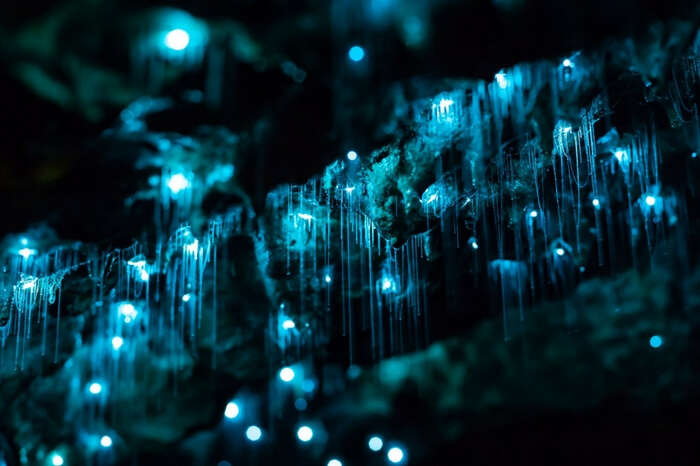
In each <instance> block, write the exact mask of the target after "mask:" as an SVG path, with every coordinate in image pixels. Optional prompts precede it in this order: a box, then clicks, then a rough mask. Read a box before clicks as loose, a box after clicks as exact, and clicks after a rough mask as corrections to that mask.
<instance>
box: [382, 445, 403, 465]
mask: <svg viewBox="0 0 700 466" xmlns="http://www.w3.org/2000/svg"><path fill="white" fill-rule="evenodd" d="M386 457H387V458H388V459H389V461H391V462H392V463H400V462H401V461H403V457H404V453H403V450H402V449H401V448H399V447H392V448H390V449H389V451H388V452H387V453H386Z"/></svg>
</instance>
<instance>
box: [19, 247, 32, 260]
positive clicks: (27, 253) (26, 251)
mask: <svg viewBox="0 0 700 466" xmlns="http://www.w3.org/2000/svg"><path fill="white" fill-rule="evenodd" d="M36 253H37V251H36V249H30V248H22V249H20V250H19V251H17V254H19V255H20V256H22V257H24V258H25V259H29V256H34V255H36Z"/></svg>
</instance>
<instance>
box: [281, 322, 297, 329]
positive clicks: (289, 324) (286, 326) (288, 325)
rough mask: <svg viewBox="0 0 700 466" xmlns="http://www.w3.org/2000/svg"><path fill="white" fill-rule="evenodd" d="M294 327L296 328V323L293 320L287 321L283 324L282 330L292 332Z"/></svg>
mask: <svg viewBox="0 0 700 466" xmlns="http://www.w3.org/2000/svg"><path fill="white" fill-rule="evenodd" d="M294 327H296V325H295V324H294V321H293V320H292V319H287V320H285V321H284V322H282V328H283V329H285V330H290V329H293V328H294Z"/></svg>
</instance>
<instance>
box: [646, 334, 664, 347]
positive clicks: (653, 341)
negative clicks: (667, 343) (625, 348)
mask: <svg viewBox="0 0 700 466" xmlns="http://www.w3.org/2000/svg"><path fill="white" fill-rule="evenodd" d="M663 344H664V339H663V338H661V336H659V335H654V336H652V337H651V338H649V346H651V347H652V348H658V347H659V346H661V345H663Z"/></svg>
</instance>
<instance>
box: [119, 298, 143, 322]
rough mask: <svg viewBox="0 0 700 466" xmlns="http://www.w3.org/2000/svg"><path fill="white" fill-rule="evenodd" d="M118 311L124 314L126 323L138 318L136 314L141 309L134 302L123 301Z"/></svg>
mask: <svg viewBox="0 0 700 466" xmlns="http://www.w3.org/2000/svg"><path fill="white" fill-rule="evenodd" d="M117 313H118V314H119V315H120V316H122V318H123V319H124V323H126V324H128V323H130V322H131V321H132V320H134V319H136V316H137V315H138V314H139V311H137V310H136V308H135V307H134V305H133V304H131V303H121V304H120V305H119V306H118V307H117Z"/></svg>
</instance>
